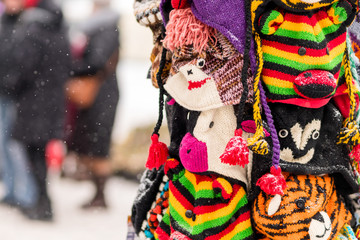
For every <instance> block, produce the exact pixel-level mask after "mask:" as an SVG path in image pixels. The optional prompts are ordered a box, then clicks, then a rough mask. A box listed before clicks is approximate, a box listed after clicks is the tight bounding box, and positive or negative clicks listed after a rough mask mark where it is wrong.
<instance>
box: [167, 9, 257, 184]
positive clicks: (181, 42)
mask: <svg viewBox="0 0 360 240" xmlns="http://www.w3.org/2000/svg"><path fill="white" fill-rule="evenodd" d="M184 23H186V24H184ZM166 29H167V32H166V37H165V39H164V46H165V47H167V48H168V49H170V50H172V51H173V60H172V68H171V71H170V73H171V75H170V77H169V78H168V79H167V81H166V84H165V85H164V88H165V90H166V91H167V93H168V94H169V95H170V96H171V97H173V98H174V102H176V103H177V104H179V105H181V106H182V107H184V108H186V109H188V110H190V111H189V113H188V117H187V123H186V125H187V126H188V127H187V130H188V133H187V134H186V135H185V136H184V137H183V139H182V142H181V145H180V149H179V157H180V160H181V162H182V164H183V165H184V167H185V168H186V169H187V170H188V171H190V172H193V173H217V174H220V175H222V176H227V177H230V178H233V179H236V180H239V181H241V182H245V183H247V175H248V173H247V168H244V167H245V165H246V164H247V163H248V162H249V158H250V162H251V153H250V154H249V151H248V150H247V149H246V148H247V147H246V142H245V143H244V144H242V146H243V147H244V148H245V150H244V151H243V153H244V154H243V160H241V159H240V160H239V161H238V162H231V163H228V162H224V161H222V160H221V158H220V157H221V155H222V154H223V153H224V150H225V147H226V146H227V143H228V142H229V141H230V139H231V138H232V137H233V136H234V132H235V130H236V129H237V128H238V121H237V116H236V115H235V111H236V108H238V107H239V106H238V105H237V106H234V105H235V104H239V103H240V101H241V96H242V95H245V94H246V95H245V96H247V98H246V97H244V102H242V103H240V105H244V104H245V102H249V103H250V102H251V99H252V88H251V87H248V86H251V85H252V84H251V83H252V78H251V77H249V78H247V79H246V80H247V81H246V84H245V85H246V87H247V91H244V86H243V82H242V80H241V76H242V74H241V73H242V71H243V57H242V55H241V54H239V53H238V52H237V51H236V50H235V49H234V47H233V46H232V44H231V43H230V42H229V41H228V40H227V39H226V38H225V37H224V36H223V35H222V34H220V33H218V32H216V31H215V30H214V29H212V28H210V27H208V26H206V25H205V24H202V23H201V22H200V21H198V20H197V19H195V17H194V15H193V14H192V12H191V9H190V8H186V9H175V10H173V11H172V12H171V13H170V19H169V22H168V24H167V27H166ZM200 30H201V32H202V33H203V34H200V32H199V31H200ZM180 33H186V34H182V35H179V34H180ZM182 37H184V38H183V39H182ZM195 111H196V112H195ZM240 136H241V137H243V138H245V139H246V138H247V137H248V136H249V135H248V134H246V133H243V134H240ZM244 141H245V140H244ZM248 171H249V170H248Z"/></svg>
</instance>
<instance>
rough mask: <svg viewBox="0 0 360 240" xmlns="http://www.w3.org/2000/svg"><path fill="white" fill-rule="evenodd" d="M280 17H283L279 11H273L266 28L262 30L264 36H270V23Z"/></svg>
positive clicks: (267, 20)
mask: <svg viewBox="0 0 360 240" xmlns="http://www.w3.org/2000/svg"><path fill="white" fill-rule="evenodd" d="M279 15H281V14H280V13H279V12H278V11H275V10H272V11H271V13H270V15H269V16H268V17H267V18H266V21H265V23H264V26H263V27H262V28H261V32H262V33H263V34H269V32H270V28H269V26H270V22H271V21H273V20H275V19H276V18H277V17H278V16H279Z"/></svg>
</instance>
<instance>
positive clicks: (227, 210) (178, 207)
mask: <svg viewBox="0 0 360 240" xmlns="http://www.w3.org/2000/svg"><path fill="white" fill-rule="evenodd" d="M243 197H245V190H244V189H243V188H241V189H240V190H239V192H238V193H237V194H236V195H235V196H234V198H233V199H232V200H231V202H230V203H229V204H228V205H227V206H226V207H224V208H220V209H218V210H216V211H214V212H211V213H205V214H201V215H198V216H197V217H196V220H195V221H193V220H192V219H190V218H186V217H184V216H185V212H186V211H187V210H188V209H186V208H185V207H184V206H183V205H182V204H181V203H180V202H179V201H178V200H177V199H176V197H175V196H174V195H173V194H172V193H171V191H170V196H169V202H170V204H171V206H172V207H173V208H174V209H175V211H176V212H178V214H180V216H182V217H183V220H184V221H186V223H187V224H189V226H191V227H194V226H196V225H198V224H199V222H204V221H211V220H214V219H217V218H219V217H220V216H228V215H230V214H231V213H232V212H233V211H234V209H236V206H237V205H238V204H239V201H240V200H241V199H242V198H243Z"/></svg>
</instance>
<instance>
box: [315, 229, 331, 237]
mask: <svg viewBox="0 0 360 240" xmlns="http://www.w3.org/2000/svg"><path fill="white" fill-rule="evenodd" d="M329 230H331V228H330V227H329V228H327V227H326V226H325V227H324V233H323V234H322V235H316V237H317V238H323V237H325V235H326V233H327V232H328V231H329Z"/></svg>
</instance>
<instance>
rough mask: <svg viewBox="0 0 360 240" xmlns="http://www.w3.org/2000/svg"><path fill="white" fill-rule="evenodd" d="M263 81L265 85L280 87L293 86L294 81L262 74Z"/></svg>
mask: <svg viewBox="0 0 360 240" xmlns="http://www.w3.org/2000/svg"><path fill="white" fill-rule="evenodd" d="M263 81H264V83H265V84H266V85H270V86H275V87H281V88H290V89H292V88H294V83H292V82H289V81H284V80H281V79H278V78H273V77H268V76H265V75H263Z"/></svg>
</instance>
